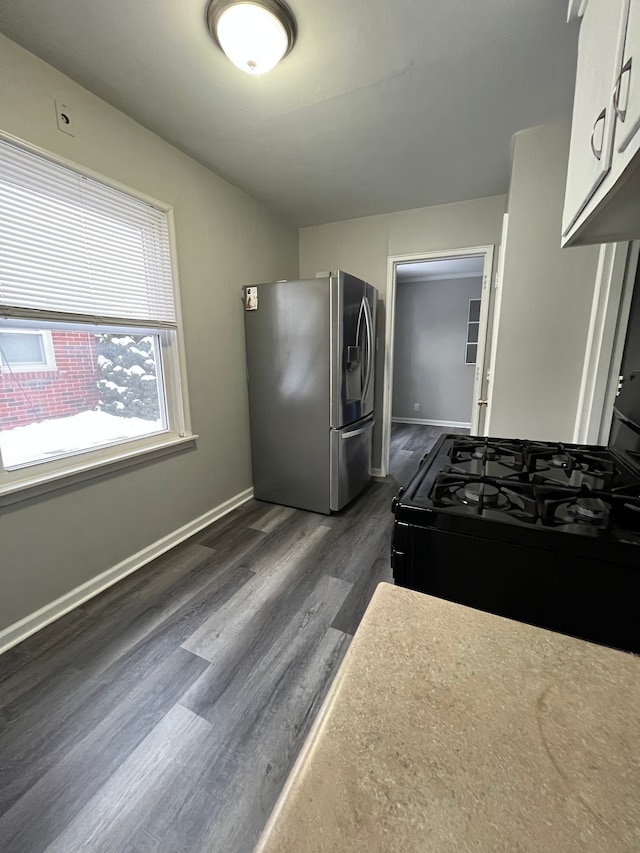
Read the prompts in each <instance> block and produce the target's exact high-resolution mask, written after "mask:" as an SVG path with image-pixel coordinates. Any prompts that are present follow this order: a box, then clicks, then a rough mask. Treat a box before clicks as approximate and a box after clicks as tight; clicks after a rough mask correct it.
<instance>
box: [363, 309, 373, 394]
mask: <svg viewBox="0 0 640 853" xmlns="http://www.w3.org/2000/svg"><path fill="white" fill-rule="evenodd" d="M362 304H363V305H364V317H365V324H366V327H367V373H366V377H365V380H364V388H363V390H362V400H363V402H364V401H365V400H366V398H367V394H368V393H369V385H370V383H371V374H372V372H373V358H374V351H373V318H372V316H371V307H370V306H369V300H368V299H367V297H366V296H365V297H364V299H363V300H362Z"/></svg>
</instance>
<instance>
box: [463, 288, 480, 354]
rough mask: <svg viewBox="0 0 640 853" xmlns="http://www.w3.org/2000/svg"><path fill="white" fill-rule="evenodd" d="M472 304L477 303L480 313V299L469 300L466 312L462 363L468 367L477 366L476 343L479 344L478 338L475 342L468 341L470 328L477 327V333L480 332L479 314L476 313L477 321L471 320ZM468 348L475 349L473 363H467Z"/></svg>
mask: <svg viewBox="0 0 640 853" xmlns="http://www.w3.org/2000/svg"><path fill="white" fill-rule="evenodd" d="M474 302H477V303H478V304H479V306H480V309H479V311H480V310H481V307H482V298H478V297H474V298H473V299H470V300H469V308H468V310H467V333H466V340H465V344H464V363H465V364H470V365H474V364H477V362H478V343H479V341H478V336H476V340H475V341H472V340H470V332H471V328H472V327H474V328H475V327H477V329H478V331H479V330H480V315H479V313H478V319H477V320H472V319H471V306H472V304H473V303H474ZM469 347H475V348H476V357H475V358H474V359H473V361H469Z"/></svg>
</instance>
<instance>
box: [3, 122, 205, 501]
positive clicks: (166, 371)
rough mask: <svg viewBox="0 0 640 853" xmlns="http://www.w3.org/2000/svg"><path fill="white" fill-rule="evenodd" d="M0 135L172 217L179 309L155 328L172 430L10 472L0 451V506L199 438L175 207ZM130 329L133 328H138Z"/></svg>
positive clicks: (174, 288)
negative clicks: (169, 323)
mask: <svg viewBox="0 0 640 853" xmlns="http://www.w3.org/2000/svg"><path fill="white" fill-rule="evenodd" d="M0 139H2V140H3V141H5V142H8V143H10V144H12V145H16V146H17V147H19V148H22V149H23V150H25V151H27V152H28V153H31V154H34V155H36V156H38V157H42V158H44V159H46V160H49V161H50V162H52V163H54V164H56V165H59V166H63V167H64V168H67V169H71V170H72V171H74V172H76V173H77V174H79V175H82V176H84V177H87V178H90V179H92V180H94V181H99V182H100V183H102V184H104V185H105V186H107V187H110V188H112V189H114V190H117V191H119V192H122V193H125V194H126V195H129V196H131V197H132V198H135V199H137V200H139V201H141V202H143V203H145V204H149V205H152V206H153V207H156V208H157V209H159V210H161V211H162V212H163V213H164V214H165V215H166V217H167V232H168V241H169V246H168V249H169V258H170V263H171V279H172V293H173V300H174V305H175V312H176V328H175V330H174V329H157V330H154V332H157V333H158V334H159V341H160V350H161V353H160V354H161V365H160V369H161V371H162V376H163V380H164V381H163V385H164V392H165V407H166V417H167V427H168V428H167V430H166V431H164V432H162V433H154V434H153V435H150V436H143V437H140V438H135V439H131V440H128V441H122V442H118V443H112V444H108V445H103V446H101V447H98V448H96V449H93V450H84V451H79V452H77V453H74V454H71V455H66V456H63V457H58V458H56V459H52V460H50V461H46V462H34V463H31V464H29V465H26V466H21V467H19V468H14V469H12V470H11V471H7V470H6V469H5V468H4V465H3V463H2V455H1V451H0V506H3V505H6V504H11V503H15V502H17V501H21V500H26V499H28V498H30V497H34V496H36V495H38V494H43V493H47V492H51V491H54V490H55V489H59V488H63V487H66V486H68V485H72V484H73V483H77V482H83V481H86V480H88V479H91V478H93V477H98V476H101V475H104V474H107V473H108V474H111V473H113V472H114V471H118V470H121V469H124V468H128V467H130V466H132V465H136V464H139V463H140V462H142V461H146V460H147V459H148V458H150V457H161V456H164V455H166V454H168V453H173V452H176V451H177V450H179V449H181V448H182V447H184V446H185V445H192V444H193V443H194V442H195V441H196V440H197V438H198V437H199V436H198V435H197V434H196V433H194V432H193V430H192V425H191V415H190V406H189V392H188V383H187V360H186V351H185V346H184V334H183V319H182V306H181V301H180V279H179V274H178V263H177V246H176V231H175V218H174V210H173V207H172V206H171V205H169V204H166V203H165V202H162V201H160V200H158V199H155V198H153V197H151V196H149V195H146V194H145V193H142V192H140V191H139V190H137V189H136V188H134V187H129V186H126V185H125V184H123V183H121V182H119V181H116V180H114V179H112V178H110V177H108V176H105V175H102V174H100V173H98V172H96V171H94V170H92V169H88V168H87V167H85V166H82V165H81V164H78V163H75V162H73V161H72V160H68V159H66V158H64V157H60V156H58V155H57V154H54V153H52V152H50V151H46V150H45V149H43V148H40V147H38V146H36V145H32V144H31V143H29V142H26V141H25V140H23V139H20V138H18V137H16V136H13V135H12V134H9V133H5V132H4V131H2V130H0ZM33 322H34V323H35V322H36V321H33ZM42 322H45V323H59V322H60V319H59V317H50V318H46V317H43V319H42ZM70 325H73V326H74V328H77V329H80V328H82V327H83V324H82V323H75V324H74V323H72V322H71V323H70ZM113 327H116V328H121V327H122V326H121V324H118V323H114V324H113V326H112V327H109V323H108V321H106V322H105V323H104V325H103V324H101V325H100V326H96V325H95V324H94V325H91V329H92V330H93V331H96V332H98V331H99V330H100V329H101V328H105V329H108V328H113ZM87 328H88V325H87V324H86V323H85V324H84V329H87ZM127 328H128V329H129V331H130V332H132V331H134V330H135V329H137V328H138V327H137V326H131V327H130V328H129V327H127ZM36 331H39V330H36ZM43 331H47V330H43ZM25 372H26V371H25ZM3 373H4V371H3Z"/></svg>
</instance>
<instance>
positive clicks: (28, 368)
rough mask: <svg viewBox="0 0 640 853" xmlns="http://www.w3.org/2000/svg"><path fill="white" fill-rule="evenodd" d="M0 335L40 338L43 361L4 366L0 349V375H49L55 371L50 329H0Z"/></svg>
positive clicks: (54, 355)
mask: <svg viewBox="0 0 640 853" xmlns="http://www.w3.org/2000/svg"><path fill="white" fill-rule="evenodd" d="M0 334H3V335H5V334H7V335H11V334H13V335H39V336H40V337H41V338H42V352H43V353H44V361H38V362H35V361H30V362H29V361H23V362H20V363H18V364H5V362H4V361H3V358H2V350H1V348H0V372H1V373H8V374H11V373H51V372H53V371H55V370H57V365H56V354H55V350H54V348H53V338H52V336H51V330H50V329H0Z"/></svg>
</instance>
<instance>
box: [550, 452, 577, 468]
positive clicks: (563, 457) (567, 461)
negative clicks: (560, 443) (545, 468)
mask: <svg viewBox="0 0 640 853" xmlns="http://www.w3.org/2000/svg"><path fill="white" fill-rule="evenodd" d="M571 462H572V459H571V456H569V454H568V453H554V454H553V456H552V457H551V464H552V465H553V466H554V468H570V467H571Z"/></svg>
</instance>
